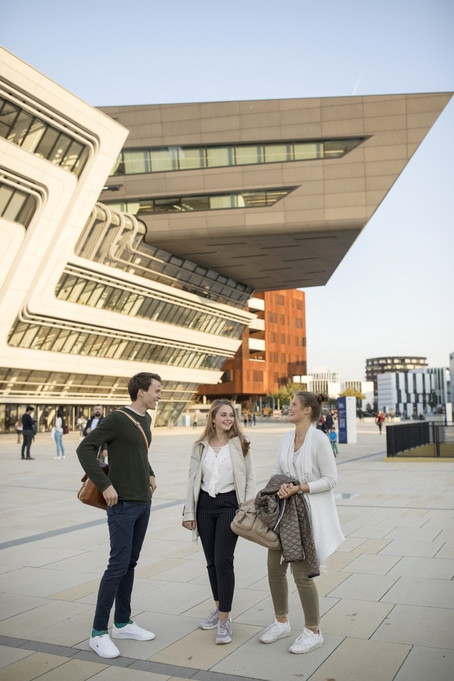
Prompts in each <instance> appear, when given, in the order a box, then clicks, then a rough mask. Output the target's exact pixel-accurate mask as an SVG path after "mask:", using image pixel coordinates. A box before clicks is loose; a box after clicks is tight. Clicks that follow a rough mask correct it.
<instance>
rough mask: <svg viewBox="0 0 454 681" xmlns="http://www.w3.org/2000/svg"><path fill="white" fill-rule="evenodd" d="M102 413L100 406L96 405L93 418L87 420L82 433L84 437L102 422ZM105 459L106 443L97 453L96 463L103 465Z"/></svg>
mask: <svg viewBox="0 0 454 681" xmlns="http://www.w3.org/2000/svg"><path fill="white" fill-rule="evenodd" d="M102 411H103V410H102V405H101V404H97V405H96V406H95V407H94V408H93V416H92V417H91V418H89V419H88V421H87V423H86V424H85V427H84V429H83V431H82V432H83V434H84V435H88V433H91V431H92V430H94V429H95V428H96V426H98V425H99V424H100V423H102V420H103V418H104V416H103V414H102ZM106 459H107V443H106V442H103V443H102V445H101V446H100V448H99V451H98V461H99V463H105V461H106Z"/></svg>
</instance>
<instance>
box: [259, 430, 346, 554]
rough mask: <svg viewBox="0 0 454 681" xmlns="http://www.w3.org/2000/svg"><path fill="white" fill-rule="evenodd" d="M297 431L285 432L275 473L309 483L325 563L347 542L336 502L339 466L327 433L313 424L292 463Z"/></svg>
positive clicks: (308, 498) (314, 528) (315, 531)
mask: <svg viewBox="0 0 454 681" xmlns="http://www.w3.org/2000/svg"><path fill="white" fill-rule="evenodd" d="M294 440H295V431H294V430H291V431H290V432H289V433H286V434H285V435H284V436H283V437H282V438H281V441H280V444H279V450H278V452H277V455H276V460H275V462H274V468H273V473H272V474H273V475H274V474H276V473H277V474H283V475H288V476H290V477H294V476H295V474H296V477H297V479H298V480H299V482H300V483H307V484H308V485H309V494H305V498H306V501H307V502H308V505H309V508H310V512H311V521H312V531H313V534H314V541H315V547H316V549H317V553H318V559H319V561H320V563H323V562H324V561H325V560H326V559H327V558H328V556H330V555H331V554H332V553H334V551H335V550H336V549H337V547H338V546H339V544H340V543H341V542H343V541H344V539H345V537H344V535H343V534H342V530H341V527H340V522H339V516H338V515H337V509H336V503H335V501H334V494H333V488H334V487H335V486H336V483H337V468H336V461H335V459H334V455H333V450H332V449H331V445H330V443H329V440H328V438H327V436H326V435H325V434H324V433H322V431H321V430H317V429H316V428H315V426H311V427H310V428H309V430H308V431H307V433H306V437H305V438H304V443H303V448H302V453H301V455H300V456H299V457H298V459H297V468H298V470H295V468H294V466H293V453H294Z"/></svg>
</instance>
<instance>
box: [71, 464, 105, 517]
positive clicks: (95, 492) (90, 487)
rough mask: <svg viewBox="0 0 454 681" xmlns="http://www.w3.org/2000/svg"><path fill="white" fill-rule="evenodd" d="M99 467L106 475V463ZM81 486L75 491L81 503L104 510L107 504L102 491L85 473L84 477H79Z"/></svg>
mask: <svg viewBox="0 0 454 681" xmlns="http://www.w3.org/2000/svg"><path fill="white" fill-rule="evenodd" d="M101 469H102V470H103V471H104V473H105V474H106V475H107V474H108V473H109V466H108V465H107V464H106V463H103V464H101ZM81 482H82V487H81V488H80V490H79V491H78V492H77V498H78V499H79V500H80V501H81V502H82V503H83V504H88V505H89V506H95V507H96V508H102V510H103V511H105V510H106V508H107V504H106V500H105V499H104V496H103V493H102V492H101V491H100V490H99V489H98V488H97V487H96V485H95V484H94V483H93V482H92V481H91V480H90V478H89V477H88V476H87V474H86V473H85V475H84V477H83V478H82V479H81Z"/></svg>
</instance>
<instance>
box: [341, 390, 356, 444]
mask: <svg viewBox="0 0 454 681" xmlns="http://www.w3.org/2000/svg"><path fill="white" fill-rule="evenodd" d="M337 420H338V424H339V444H344V445H346V444H348V443H350V444H353V443H355V442H357V436H356V397H338V399H337Z"/></svg>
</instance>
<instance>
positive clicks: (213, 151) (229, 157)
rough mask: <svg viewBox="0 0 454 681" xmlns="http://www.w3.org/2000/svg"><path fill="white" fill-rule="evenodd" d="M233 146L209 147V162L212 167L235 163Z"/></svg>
mask: <svg viewBox="0 0 454 681" xmlns="http://www.w3.org/2000/svg"><path fill="white" fill-rule="evenodd" d="M232 151H233V150H232V148H231V147H207V163H208V166H210V167H211V168H215V167H216V166H221V167H222V166H231V165H233V153H232Z"/></svg>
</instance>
